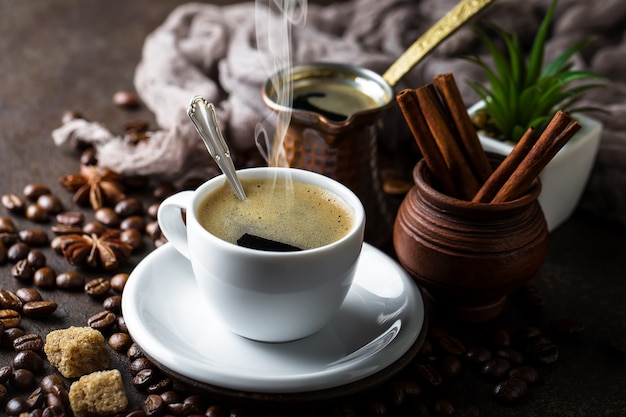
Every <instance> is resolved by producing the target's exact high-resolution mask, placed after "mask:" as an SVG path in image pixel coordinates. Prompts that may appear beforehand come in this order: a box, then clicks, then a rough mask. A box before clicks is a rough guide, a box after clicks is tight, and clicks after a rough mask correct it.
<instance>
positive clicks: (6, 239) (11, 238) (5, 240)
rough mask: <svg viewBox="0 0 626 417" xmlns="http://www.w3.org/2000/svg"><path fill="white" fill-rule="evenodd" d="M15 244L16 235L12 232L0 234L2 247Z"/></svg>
mask: <svg viewBox="0 0 626 417" xmlns="http://www.w3.org/2000/svg"><path fill="white" fill-rule="evenodd" d="M15 242H17V233H13V232H0V243H2V244H3V245H4V246H7V247H8V246H11V245H12V244H14V243H15Z"/></svg>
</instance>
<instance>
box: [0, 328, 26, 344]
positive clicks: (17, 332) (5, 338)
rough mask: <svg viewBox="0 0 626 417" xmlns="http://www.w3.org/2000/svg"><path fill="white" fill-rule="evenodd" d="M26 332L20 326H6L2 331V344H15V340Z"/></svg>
mask: <svg viewBox="0 0 626 417" xmlns="http://www.w3.org/2000/svg"><path fill="white" fill-rule="evenodd" d="M5 327H6V326H5ZM25 334H26V332H25V331H24V330H22V329H20V328H19V327H6V328H5V329H4V331H3V332H2V344H3V345H5V346H13V341H14V340H15V339H17V338H18V337H20V336H23V335H25Z"/></svg>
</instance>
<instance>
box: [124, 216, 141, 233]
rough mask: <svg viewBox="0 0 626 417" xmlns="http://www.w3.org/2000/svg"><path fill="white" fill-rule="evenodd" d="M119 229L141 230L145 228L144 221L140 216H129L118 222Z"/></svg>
mask: <svg viewBox="0 0 626 417" xmlns="http://www.w3.org/2000/svg"><path fill="white" fill-rule="evenodd" d="M120 229H122V230H128V229H135V230H138V231H140V232H143V231H144V230H145V229H146V221H145V220H144V218H143V217H141V216H129V217H126V218H125V219H124V220H122V222H121V223H120Z"/></svg>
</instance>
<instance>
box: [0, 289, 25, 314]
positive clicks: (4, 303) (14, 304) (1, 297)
mask: <svg viewBox="0 0 626 417" xmlns="http://www.w3.org/2000/svg"><path fill="white" fill-rule="evenodd" d="M22 304H23V302H22V300H21V299H20V298H19V297H18V296H17V295H16V294H15V293H14V292H13V291H9V290H0V308H8V309H11V310H16V311H21V310H22Z"/></svg>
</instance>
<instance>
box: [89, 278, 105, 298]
mask: <svg viewBox="0 0 626 417" xmlns="http://www.w3.org/2000/svg"><path fill="white" fill-rule="evenodd" d="M110 289H111V283H110V282H109V281H108V280H107V279H105V278H102V277H100V278H94V279H92V280H90V281H88V282H87V283H86V284H85V294H87V295H88V296H90V297H92V298H101V297H104V296H105V295H106V294H107V293H108V292H109V290H110Z"/></svg>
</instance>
